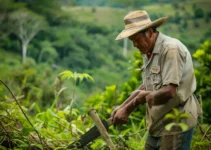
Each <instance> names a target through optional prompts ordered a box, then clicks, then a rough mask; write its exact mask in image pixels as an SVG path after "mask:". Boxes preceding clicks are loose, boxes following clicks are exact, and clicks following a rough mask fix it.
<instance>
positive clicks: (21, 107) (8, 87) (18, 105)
mask: <svg viewBox="0 0 211 150" xmlns="http://www.w3.org/2000/svg"><path fill="white" fill-rule="evenodd" d="M0 81H1V82H2V84H3V85H4V86H5V87H6V88H7V89H8V90H9V92H10V94H11V95H12V97H13V98H14V100H15V101H16V103H17V104H18V106H19V108H20V110H21V112H22V113H23V115H24V116H25V118H26V120H27V121H28V122H29V124H30V125H31V126H32V127H33V128H34V130H35V132H36V133H37V135H38V137H39V140H40V143H41V144H42V145H43V141H42V138H41V136H40V134H39V132H38V131H37V130H36V128H35V127H34V126H33V124H32V123H31V121H30V120H29V118H28V117H27V115H26V114H25V112H24V110H23V109H22V107H21V105H20V103H19V102H18V100H17V99H16V98H15V96H14V95H13V93H12V91H11V90H10V88H9V87H8V86H7V85H6V84H5V83H4V82H3V81H2V80H0Z"/></svg>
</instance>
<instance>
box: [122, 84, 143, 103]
mask: <svg viewBox="0 0 211 150" xmlns="http://www.w3.org/2000/svg"><path fill="white" fill-rule="evenodd" d="M140 90H145V87H144V85H143V84H142V85H140V86H139V88H138V89H137V90H135V91H134V92H133V93H132V95H131V96H130V97H129V98H127V99H126V100H125V101H124V102H123V103H122V104H121V105H120V106H121V107H124V106H125V105H126V104H128V103H129V102H130V101H132V100H133V99H134V98H135V97H136V96H137V95H138V94H139V93H140Z"/></svg>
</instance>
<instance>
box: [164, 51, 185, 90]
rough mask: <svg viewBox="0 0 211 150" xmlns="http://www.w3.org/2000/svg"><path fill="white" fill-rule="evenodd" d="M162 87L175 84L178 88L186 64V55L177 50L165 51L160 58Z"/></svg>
mask: <svg viewBox="0 0 211 150" xmlns="http://www.w3.org/2000/svg"><path fill="white" fill-rule="evenodd" d="M161 58H162V59H161V67H162V68H161V69H162V72H161V74H162V81H163V85H168V84H176V85H177V86H179V84H180V80H181V78H182V75H183V69H184V65H185V62H186V53H184V52H181V51H180V50H179V49H178V48H170V49H166V50H165V51H164V53H163V56H162V57H161Z"/></svg>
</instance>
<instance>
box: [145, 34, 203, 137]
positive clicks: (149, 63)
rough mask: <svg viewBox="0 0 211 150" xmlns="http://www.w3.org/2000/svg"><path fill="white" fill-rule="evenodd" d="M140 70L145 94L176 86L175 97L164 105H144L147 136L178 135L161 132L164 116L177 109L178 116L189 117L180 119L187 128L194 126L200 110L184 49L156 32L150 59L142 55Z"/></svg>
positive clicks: (191, 68) (192, 74)
mask: <svg viewBox="0 0 211 150" xmlns="http://www.w3.org/2000/svg"><path fill="white" fill-rule="evenodd" d="M143 60H144V65H143V67H142V78H143V84H144V85H145V88H146V90H147V91H156V90H159V89H160V88H161V87H162V86H163V85H168V84H170V83H172V84H176V85H177V86H178V87H177V93H176V96H175V97H174V98H172V99H170V100H169V101H168V102H167V103H166V104H163V105H156V106H152V108H151V109H150V108H149V107H148V105H147V109H146V122H147V127H148V131H149V134H150V135H152V136H163V135H171V134H175V133H179V132H181V131H176V132H168V131H166V130H165V125H166V124H167V123H165V120H164V116H165V115H166V114H167V113H170V112H171V111H172V108H177V109H178V110H179V111H180V113H184V112H185V113H188V114H190V118H188V119H183V120H182V121H183V122H184V123H186V124H187V125H188V127H189V129H190V128H192V127H194V126H195V125H196V123H197V117H198V115H199V114H200V113H201V107H200V105H199V103H198V101H197V99H196V97H195V96H194V95H193V93H194V91H195V90H196V80H195V75H194V69H193V63H192V58H191V54H190V52H189V51H188V49H187V48H186V47H185V46H184V45H183V44H182V43H181V42H180V41H179V40H177V39H174V38H171V37H169V36H166V35H164V34H162V33H159V35H158V37H157V40H156V43H155V46H154V49H153V52H152V57H151V58H150V59H148V58H147V56H146V55H143Z"/></svg>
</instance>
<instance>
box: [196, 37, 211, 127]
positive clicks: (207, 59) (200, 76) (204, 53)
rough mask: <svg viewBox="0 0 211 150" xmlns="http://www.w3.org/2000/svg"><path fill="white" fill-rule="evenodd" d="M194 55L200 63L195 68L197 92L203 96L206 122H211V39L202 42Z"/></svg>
mask: <svg viewBox="0 0 211 150" xmlns="http://www.w3.org/2000/svg"><path fill="white" fill-rule="evenodd" d="M193 57H194V58H196V59H197V62H198V63H199V64H198V66H197V69H196V70H195V74H196V79H197V93H198V94H200V95H201V96H202V99H203V112H204V115H203V116H204V117H205V122H207V123H211V119H210V117H209V116H210V115H211V110H210V107H211V102H210V93H211V83H210V78H211V71H210V70H211V41H208V40H207V41H205V42H204V43H203V44H201V47H200V48H199V49H197V51H196V52H195V53H194V54H193Z"/></svg>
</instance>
